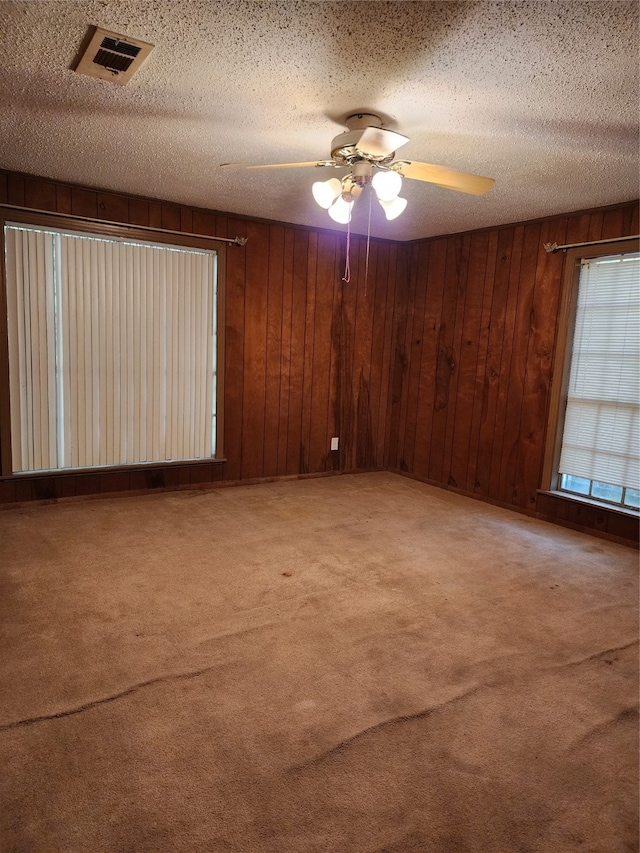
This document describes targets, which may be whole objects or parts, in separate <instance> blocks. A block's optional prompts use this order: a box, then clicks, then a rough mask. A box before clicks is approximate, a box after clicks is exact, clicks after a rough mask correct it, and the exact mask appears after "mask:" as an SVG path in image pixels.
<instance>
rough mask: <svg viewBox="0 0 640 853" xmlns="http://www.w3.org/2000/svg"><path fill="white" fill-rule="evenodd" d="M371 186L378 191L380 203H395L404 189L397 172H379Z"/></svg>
mask: <svg viewBox="0 0 640 853" xmlns="http://www.w3.org/2000/svg"><path fill="white" fill-rule="evenodd" d="M371 185H372V186H373V188H374V190H375V191H376V195H377V196H378V201H393V199H394V198H396V196H397V195H398V194H399V192H400V190H401V189H402V178H401V176H400V175H399V174H398V173H397V172H392V171H384V172H382V171H377V172H376V173H375V175H374V176H373V180H372V181H371Z"/></svg>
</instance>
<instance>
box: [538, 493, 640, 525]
mask: <svg viewBox="0 0 640 853" xmlns="http://www.w3.org/2000/svg"><path fill="white" fill-rule="evenodd" d="M538 495H545V496H546V497H549V498H554V499H557V500H561V501H568V502H569V503H572V504H579V505H583V506H589V507H593V508H594V509H596V510H601V511H605V512H614V513H616V514H617V515H622V516H625V517H626V518H635V519H638V518H640V511H639V510H637V509H631V508H630V507H626V506H616V504H609V503H606V502H605V501H596V500H594V499H593V498H588V497H583V496H582V495H575V494H573V493H572V492H563V491H561V490H560V489H555V490H547V489H538Z"/></svg>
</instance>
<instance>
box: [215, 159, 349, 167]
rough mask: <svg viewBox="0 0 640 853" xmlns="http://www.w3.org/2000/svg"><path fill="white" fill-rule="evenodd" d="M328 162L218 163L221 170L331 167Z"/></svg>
mask: <svg viewBox="0 0 640 853" xmlns="http://www.w3.org/2000/svg"><path fill="white" fill-rule="evenodd" d="M332 165H333V163H332V162H331V161H328V160H309V161H308V162H307V163H269V164H267V165H265V166H251V165H249V164H248V163H220V167H221V168H229V167H232V168H235V169H296V168H298V167H301V166H332Z"/></svg>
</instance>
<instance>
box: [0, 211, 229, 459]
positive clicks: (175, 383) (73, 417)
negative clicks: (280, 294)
mask: <svg viewBox="0 0 640 853" xmlns="http://www.w3.org/2000/svg"><path fill="white" fill-rule="evenodd" d="M9 233H10V234H11V236H10V239H8V241H7V246H8V248H7V260H8V278H9V279H10V280H11V281H12V282H13V284H12V285H10V286H9V288H8V290H9V292H10V293H11V294H12V295H11V299H10V300H9V303H10V304H9V318H10V323H9V325H10V327H11V328H13V330H14V331H13V332H11V333H10V341H9V349H10V365H11V368H10V369H11V379H10V394H11V402H12V406H11V409H12V437H13V440H14V443H13V464H14V471H16V472H18V471H30V470H52V469H56V468H92V467H103V466H113V465H132V464H141V463H147V462H161V461H172V460H188V459H203V458H211V456H212V455H214V454H215V448H214V437H215V431H214V429H213V426H214V414H215V413H214V387H215V352H216V347H215V333H216V330H215V301H216V290H215V262H216V258H215V253H214V252H204V251H196V250H188V249H179V248H174V247H167V246H163V245H153V244H146V243H137V242H130V241H119V240H112V239H102V238H95V237H91V236H82V235H77V234H70V233H62V232H38V231H34V230H31V229H26V228H13V227H11V226H8V227H7V234H8V236H9ZM34 236H35V243H34ZM40 242H43V245H44V247H45V248H44V249H42V250H41V249H39V248H38V246H39V243H40ZM10 244H11V246H12V248H11V249H10V248H9V245H10ZM42 253H43V254H44V255H45V256H46V257H48V258H49V259H50V267H51V272H50V274H49V276H48V278H47V277H46V276H45V277H42V275H41V273H42V270H43V269H44V267H43V264H42V263H41V262H40V255H41V254H42ZM25 258H26V259H27V260H28V268H29V269H30V270H31V269H32V268H33V269H34V270H35V271H34V273H33V277H34V279H37V284H32V283H31V278H30V277H29V276H25V274H24V264H25V260H24V259H25ZM21 259H22V260H21ZM27 287H28V288H29V292H30V291H31V290H32V289H35V290H36V292H37V294H39V299H40V302H42V306H43V307H42V308H38V310H37V311H36V312H35V313H34V311H31V312H28V311H26V310H25V306H24V304H23V303H24V301H25V298H26V297H24V296H23V295H21V294H22V293H23V292H25V293H26V292H27V291H26V289H25V288H27ZM47 294H49V295H47ZM40 295H41V296H40ZM40 302H37V303H36V305H37V306H39V305H40ZM47 306H49V307H48V308H47ZM47 310H48V311H49V313H48V314H47V313H46V312H47ZM41 314H42V315H43V316H45V318H46V323H45V320H43V319H41V316H40V315H41ZM36 320H37V325H36ZM47 323H48V325H47ZM45 326H46V328H47V329H51V330H52V331H51V335H50V338H51V340H49V338H47V339H46V348H47V353H46V356H45V355H44V353H43V350H44V348H45V339H43V337H42V330H43V328H44V327H45ZM22 338H25V339H26V338H28V341H29V343H28V344H27V343H24V344H23V345H22V346H21V345H20V342H21V339H22ZM34 359H37V360H38V361H39V363H40V362H42V368H41V372H40V374H34V371H33V369H32V364H31V362H32V361H33V360H34ZM29 374H31V375H34V376H35V379H34V380H33V381H31V382H30V383H26V384H25V383H24V381H23V376H24V375H29ZM40 375H43V376H46V377H47V380H48V385H47V386H46V392H47V396H46V398H45V396H44V394H45V388H44V386H43V383H42V380H41V379H39V377H40ZM36 380H38V381H36ZM31 409H33V410H34V411H38V412H41V413H44V412H46V413H47V415H48V418H45V417H44V414H41V416H40V419H39V420H36V419H35V418H34V417H33V416H31V415H30V411H31ZM45 421H46V423H45ZM17 436H19V437H20V439H19V440H18V439H17V438H16V437H17ZM41 446H46V447H47V448H48V452H44V451H43V452H41V453H40V455H38V454H37V453H36V452H35V451H34V450H33V449H31V450H30V448H38V447H41ZM25 450H26V451H27V452H25Z"/></svg>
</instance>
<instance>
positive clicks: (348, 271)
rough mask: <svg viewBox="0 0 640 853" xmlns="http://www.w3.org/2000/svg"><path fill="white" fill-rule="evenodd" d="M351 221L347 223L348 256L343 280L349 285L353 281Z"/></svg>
mask: <svg viewBox="0 0 640 853" xmlns="http://www.w3.org/2000/svg"><path fill="white" fill-rule="evenodd" d="M350 256H351V219H349V221H348V222H347V256H346V258H345V262H344V275H343V276H342V280H343V281H346V282H347V284H348V283H349V282H350V281H351V257H350Z"/></svg>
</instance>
